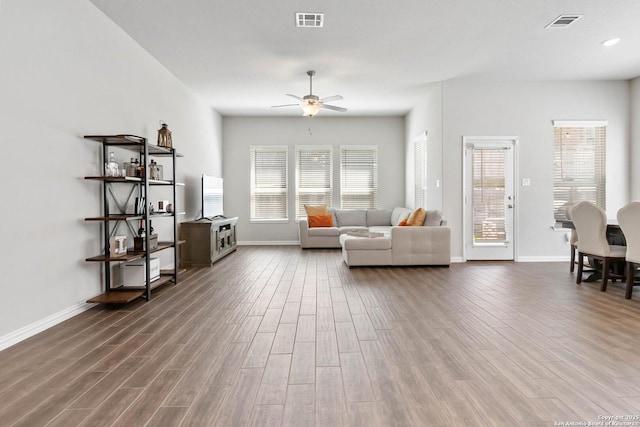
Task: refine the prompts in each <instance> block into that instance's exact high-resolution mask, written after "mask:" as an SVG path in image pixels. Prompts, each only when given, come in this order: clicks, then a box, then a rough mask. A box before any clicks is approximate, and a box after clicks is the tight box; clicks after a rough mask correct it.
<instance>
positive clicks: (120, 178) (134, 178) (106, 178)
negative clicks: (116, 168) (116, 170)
mask: <svg viewBox="0 0 640 427" xmlns="http://www.w3.org/2000/svg"><path fill="white" fill-rule="evenodd" d="M84 179H93V180H96V181H108V182H129V183H131V182H142V178H138V177H137V176H85V177H84Z"/></svg>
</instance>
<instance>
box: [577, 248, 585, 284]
mask: <svg viewBox="0 0 640 427" xmlns="http://www.w3.org/2000/svg"><path fill="white" fill-rule="evenodd" d="M583 260H584V256H583V255H582V252H579V251H578V274H576V284H577V285H579V284H580V283H582V267H583V262H584V261H583Z"/></svg>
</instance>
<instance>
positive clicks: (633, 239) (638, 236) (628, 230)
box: [617, 202, 640, 299]
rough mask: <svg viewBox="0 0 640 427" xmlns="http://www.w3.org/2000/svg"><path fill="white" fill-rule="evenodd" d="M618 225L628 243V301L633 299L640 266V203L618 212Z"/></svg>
mask: <svg viewBox="0 0 640 427" xmlns="http://www.w3.org/2000/svg"><path fill="white" fill-rule="evenodd" d="M617 216H618V224H619V225H620V229H621V230H622V233H623V234H624V238H625V240H626V241H627V253H626V281H627V290H626V292H625V294H624V297H625V298H626V299H631V294H632V293H633V287H634V286H635V285H640V283H636V282H635V273H636V268H637V267H638V265H639V264H640V202H631V203H629V204H627V205H626V206H624V207H622V208H621V209H620V210H619V211H618V215H617Z"/></svg>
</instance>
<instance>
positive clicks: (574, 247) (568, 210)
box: [565, 203, 578, 273]
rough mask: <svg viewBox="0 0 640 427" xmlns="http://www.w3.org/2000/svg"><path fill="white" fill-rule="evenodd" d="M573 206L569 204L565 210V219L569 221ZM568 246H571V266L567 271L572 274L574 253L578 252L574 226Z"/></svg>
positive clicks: (574, 261)
mask: <svg viewBox="0 0 640 427" xmlns="http://www.w3.org/2000/svg"><path fill="white" fill-rule="evenodd" d="M573 206H574V204H573V203H569V204H567V206H566V208H565V216H566V217H567V219H569V220H571V219H572V217H571V208H573ZM569 244H570V245H571V264H569V271H570V272H571V273H573V270H575V267H576V251H577V250H578V231H577V230H576V228H575V226H574V227H573V228H572V229H571V236H570V237H569Z"/></svg>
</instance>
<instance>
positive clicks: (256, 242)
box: [238, 240, 300, 246]
mask: <svg viewBox="0 0 640 427" xmlns="http://www.w3.org/2000/svg"><path fill="white" fill-rule="evenodd" d="M296 245H300V242H299V241H297V240H273V241H265V240H244V241H239V240H238V246H296Z"/></svg>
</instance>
